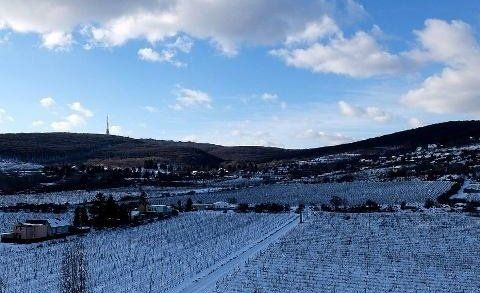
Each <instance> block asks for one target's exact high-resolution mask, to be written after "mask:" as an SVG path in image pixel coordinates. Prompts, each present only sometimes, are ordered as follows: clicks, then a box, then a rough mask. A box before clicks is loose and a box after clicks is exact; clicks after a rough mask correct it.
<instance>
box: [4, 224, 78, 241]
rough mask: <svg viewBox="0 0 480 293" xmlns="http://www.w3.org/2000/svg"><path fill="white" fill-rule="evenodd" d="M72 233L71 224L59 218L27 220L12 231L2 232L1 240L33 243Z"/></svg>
mask: <svg viewBox="0 0 480 293" xmlns="http://www.w3.org/2000/svg"><path fill="white" fill-rule="evenodd" d="M71 233H72V227H71V225H70V224H68V223H66V222H64V221H61V220H59V219H48V220H27V221H25V222H23V223H18V224H16V225H15V226H14V227H13V231H12V232H10V233H3V234H1V240H2V242H10V243H32V242H39V241H43V240H47V239H54V238H58V237H63V236H67V235H69V234H71Z"/></svg>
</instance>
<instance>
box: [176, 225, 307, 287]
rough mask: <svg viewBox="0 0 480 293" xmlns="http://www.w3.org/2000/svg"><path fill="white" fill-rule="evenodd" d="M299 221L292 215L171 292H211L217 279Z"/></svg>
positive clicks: (242, 263) (241, 263)
mask: <svg viewBox="0 0 480 293" xmlns="http://www.w3.org/2000/svg"><path fill="white" fill-rule="evenodd" d="M298 222H299V217H298V216H297V217H294V218H293V219H291V220H289V221H288V222H287V223H285V225H283V226H282V227H280V228H278V229H277V230H275V231H272V232H271V233H269V234H268V235H266V236H265V237H264V238H262V239H259V240H258V241H257V242H255V243H253V244H252V245H250V246H248V247H244V248H242V249H241V250H239V251H238V252H236V253H234V254H233V255H230V256H229V257H228V258H226V259H225V260H223V261H222V262H220V263H218V264H216V265H214V266H212V267H210V268H208V269H206V270H205V271H203V272H201V273H199V274H198V275H196V276H195V277H194V278H193V279H191V280H189V281H187V282H184V283H183V284H182V285H180V286H178V287H176V288H175V289H173V290H172V291H171V292H179V293H200V292H212V291H213V289H214V288H215V284H216V283H217V281H218V280H219V279H220V278H222V277H223V276H225V275H226V274H228V273H229V272H230V271H232V270H233V269H234V268H236V267H239V268H241V267H242V266H243V265H244V264H245V262H246V261H247V260H248V259H249V258H250V257H251V256H253V255H255V254H257V253H258V252H260V251H261V250H264V249H265V248H267V247H268V246H269V245H270V244H272V243H273V242H275V241H276V240H278V239H279V238H280V237H282V236H284V235H285V234H287V232H288V231H290V230H291V229H292V228H293V227H295V226H296V225H297V224H298Z"/></svg>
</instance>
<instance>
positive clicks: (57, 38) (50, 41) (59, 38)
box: [42, 31, 73, 51]
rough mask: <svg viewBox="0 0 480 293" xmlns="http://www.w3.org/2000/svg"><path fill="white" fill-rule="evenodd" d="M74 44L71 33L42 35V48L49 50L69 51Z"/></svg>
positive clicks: (55, 32) (57, 32)
mask: <svg viewBox="0 0 480 293" xmlns="http://www.w3.org/2000/svg"><path fill="white" fill-rule="evenodd" d="M72 43H73V38H72V34H69V33H65V32H59V31H54V32H49V33H45V34H43V35H42V47H43V48H46V49H49V50H57V51H64V50H68V49H69V48H70V46H71V45H72Z"/></svg>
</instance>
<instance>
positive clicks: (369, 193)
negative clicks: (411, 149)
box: [156, 181, 453, 205]
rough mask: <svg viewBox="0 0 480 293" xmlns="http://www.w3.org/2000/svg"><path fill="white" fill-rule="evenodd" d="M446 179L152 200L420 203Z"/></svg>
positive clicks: (266, 188)
mask: <svg viewBox="0 0 480 293" xmlns="http://www.w3.org/2000/svg"><path fill="white" fill-rule="evenodd" d="M452 184H453V183H452V182H449V181H394V182H367V181H356V182H346V183H324V184H302V183H295V184H273V185H261V186H256V187H251V188H244V189H236V190H230V191H220V192H214V193H202V194H197V195H193V196H191V195H189V196H173V197H167V198H161V199H156V201H158V203H167V204H173V203H176V202H177V201H178V200H186V198H187V197H191V198H192V199H193V200H194V201H198V202H203V203H211V202H216V201H225V200H227V199H229V198H235V199H236V200H237V201H238V202H245V203H268V202H275V203H282V204H290V205H297V204H299V203H304V204H310V203H315V204H321V203H328V202H329V201H330V199H331V198H332V197H333V196H338V197H341V198H342V199H343V200H346V201H347V203H348V204H353V205H355V204H362V203H364V202H365V201H366V200H368V199H370V200H374V201H376V202H378V203H380V204H400V203H402V202H403V201H405V202H407V203H423V202H425V200H426V199H433V200H435V199H436V198H437V197H438V196H439V195H441V194H443V193H444V192H446V191H448V190H449V189H450V188H451V187H452Z"/></svg>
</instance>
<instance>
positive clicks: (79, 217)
mask: <svg viewBox="0 0 480 293" xmlns="http://www.w3.org/2000/svg"><path fill="white" fill-rule="evenodd" d="M88 222H89V219H88V212H87V209H86V208H85V207H83V206H82V207H77V208H75V216H74V218H73V226H75V227H83V226H87V225H88Z"/></svg>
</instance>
